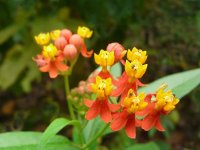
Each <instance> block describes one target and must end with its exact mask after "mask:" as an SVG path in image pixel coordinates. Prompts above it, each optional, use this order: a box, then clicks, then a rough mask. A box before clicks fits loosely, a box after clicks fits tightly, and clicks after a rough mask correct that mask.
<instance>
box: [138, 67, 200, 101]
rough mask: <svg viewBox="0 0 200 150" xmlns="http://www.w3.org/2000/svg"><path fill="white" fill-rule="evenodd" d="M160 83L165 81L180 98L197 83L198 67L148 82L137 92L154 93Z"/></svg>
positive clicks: (199, 76) (198, 80) (199, 73)
mask: <svg viewBox="0 0 200 150" xmlns="http://www.w3.org/2000/svg"><path fill="white" fill-rule="evenodd" d="M162 83H167V84H168V88H169V89H172V91H173V92H174V94H175V95H176V96H177V97H178V98H182V97H183V96H185V95H187V94H188V93H189V92H190V91H192V90H193V89H194V88H195V87H197V86H198V85H199V83H200V69H193V70H189V71H185V72H181V73H175V74H172V75H169V76H165V77H163V78H160V79H158V80H156V81H154V82H152V83H150V84H149V85H148V86H146V87H143V88H140V89H139V92H145V93H154V92H155V91H156V89H157V88H158V87H159V86H160V85H161V84H162Z"/></svg>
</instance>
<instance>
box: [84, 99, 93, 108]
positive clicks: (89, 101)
mask: <svg viewBox="0 0 200 150" xmlns="http://www.w3.org/2000/svg"><path fill="white" fill-rule="evenodd" d="M94 102H95V101H92V100H88V99H84V104H85V105H86V106H87V107H91V106H92V104H93V103H94Z"/></svg>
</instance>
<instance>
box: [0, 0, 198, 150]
mask: <svg viewBox="0 0 200 150" xmlns="http://www.w3.org/2000/svg"><path fill="white" fill-rule="evenodd" d="M0 22H1V23H0V131H1V132H6V131H14V130H36V131H43V130H44V128H46V126H47V125H48V124H49V123H50V122H51V120H52V119H54V118H56V117H58V116H65V115H67V114H66V112H67V110H66V109H67V108H66V107H65V96H64V85H63V82H62V80H63V79H62V78H61V77H60V78H59V79H57V80H51V79H49V77H48V75H47V74H42V73H40V72H39V71H38V69H37V67H36V65H35V63H34V62H33V61H32V57H33V56H35V55H36V54H37V53H38V52H39V47H37V45H36V44H35V42H34V38H33V37H34V35H36V34H38V33H40V32H46V31H50V30H52V29H57V28H69V29H71V30H72V31H74V32H76V29H77V26H78V25H87V26H89V27H90V28H92V29H93V30H94V36H93V38H92V39H91V41H90V42H88V45H89V48H93V49H94V51H95V52H98V51H99V50H100V49H101V48H106V46H107V44H108V43H110V42H119V43H122V44H123V45H124V47H125V48H132V47H133V46H136V47H138V48H141V49H144V50H147V51H148V55H149V56H148V62H147V63H148V64H149V66H148V71H147V73H146V75H145V76H144V80H143V82H145V83H148V82H151V81H153V80H155V79H157V78H160V77H162V76H165V75H167V74H172V73H175V72H180V71H185V70H189V69H193V68H198V67H199V66H200V1H199V0H165V1H162V0H148V1H145V0H134V1H133V0H108V1H106V0H105V1H104V0H93V1H92V0H77V1H75V0H57V1H56V0H43V1H42V0H41V1H40V0H29V1H26V0H10V1H6V0H0ZM95 67H96V66H95V64H94V61H93V60H92V59H90V60H86V59H79V62H78V64H77V65H76V67H75V68H76V69H75V70H74V73H73V76H72V77H71V80H70V82H71V86H72V87H75V86H77V84H78V82H79V81H80V80H85V79H86V78H87V76H88V75H89V74H90V72H91V71H93V70H94V69H95ZM80 74H82V76H80ZM199 99H200V87H197V88H196V89H195V90H194V91H193V92H192V93H190V94H189V95H188V96H186V97H184V98H183V99H182V101H181V102H180V104H179V105H178V109H177V111H174V112H173V113H172V115H171V118H170V119H168V120H166V121H165V126H167V132H165V133H164V134H163V133H158V132H154V131H153V130H152V131H150V132H149V133H148V134H147V133H145V132H143V131H140V132H139V135H138V138H137V141H138V142H146V141H155V140H156V141H158V143H159V144H161V145H162V147H165V148H166V149H167V148H168V149H169V147H170V146H171V148H173V149H183V148H192V149H198V148H200V145H199V141H200V126H199V124H200V118H199V115H200V101H199ZM63 134H66V135H68V137H70V136H71V130H70V128H69V129H66V130H65V131H63ZM117 135H118V134H116V133H112V134H109V135H107V136H106V137H105V138H103V139H102V147H104V148H106V147H107V148H116V145H117V146H118V148H119V149H122V146H119V145H118V142H119V141H120V142H122V145H128V144H131V143H133V142H136V141H130V140H129V139H127V138H126V137H123V136H124V135H123V134H122V135H121V136H117ZM108 139H109V140H108Z"/></svg>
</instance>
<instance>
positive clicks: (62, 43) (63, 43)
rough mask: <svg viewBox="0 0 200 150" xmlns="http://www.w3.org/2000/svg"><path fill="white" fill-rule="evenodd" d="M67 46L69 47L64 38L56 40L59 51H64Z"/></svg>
mask: <svg viewBox="0 0 200 150" xmlns="http://www.w3.org/2000/svg"><path fill="white" fill-rule="evenodd" d="M66 45H67V41H66V39H65V38H64V37H59V38H57V39H56V40H55V46H56V47H57V49H59V50H63V49H64V48H65V46H66Z"/></svg>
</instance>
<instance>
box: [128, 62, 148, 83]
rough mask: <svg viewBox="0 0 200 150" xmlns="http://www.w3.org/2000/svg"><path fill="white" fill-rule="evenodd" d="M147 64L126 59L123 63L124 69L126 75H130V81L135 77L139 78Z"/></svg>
mask: <svg viewBox="0 0 200 150" xmlns="http://www.w3.org/2000/svg"><path fill="white" fill-rule="evenodd" d="M146 69H147V64H145V65H142V63H141V62H140V61H138V60H134V61H132V62H129V61H128V60H127V61H126V63H125V71H126V73H127V75H128V76H130V82H131V81H132V80H134V79H135V78H137V79H138V78H141V77H142V76H143V75H144V73H145V72H146Z"/></svg>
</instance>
